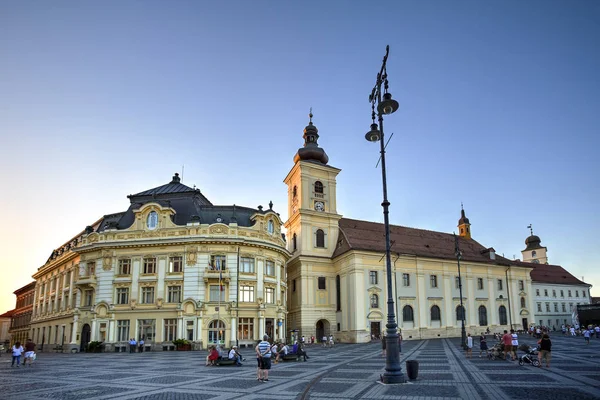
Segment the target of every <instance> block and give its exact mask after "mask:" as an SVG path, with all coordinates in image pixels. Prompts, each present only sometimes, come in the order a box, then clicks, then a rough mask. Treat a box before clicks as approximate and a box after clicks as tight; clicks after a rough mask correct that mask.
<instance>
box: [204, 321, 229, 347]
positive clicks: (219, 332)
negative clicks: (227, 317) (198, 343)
mask: <svg viewBox="0 0 600 400" xmlns="http://www.w3.org/2000/svg"><path fill="white" fill-rule="evenodd" d="M208 343H221V344H224V343H225V323H224V322H223V321H218V320H214V321H210V324H208Z"/></svg>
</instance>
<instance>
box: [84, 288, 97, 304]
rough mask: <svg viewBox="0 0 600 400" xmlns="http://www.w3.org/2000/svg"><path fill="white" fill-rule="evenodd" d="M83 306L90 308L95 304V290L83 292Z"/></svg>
mask: <svg viewBox="0 0 600 400" xmlns="http://www.w3.org/2000/svg"><path fill="white" fill-rule="evenodd" d="M83 296H84V297H83V305H84V306H86V307H90V306H91V305H92V304H93V300H94V290H93V289H86V290H85V291H84V292H83Z"/></svg>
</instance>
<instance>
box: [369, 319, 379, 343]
mask: <svg viewBox="0 0 600 400" xmlns="http://www.w3.org/2000/svg"><path fill="white" fill-rule="evenodd" d="M380 338H381V322H379V321H377V322H373V321H371V339H377V340H378V339H380Z"/></svg>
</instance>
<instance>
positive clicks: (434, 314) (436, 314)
mask: <svg viewBox="0 0 600 400" xmlns="http://www.w3.org/2000/svg"><path fill="white" fill-rule="evenodd" d="M431 320H432V321H441V320H442V316H441V313H440V308H439V307H438V306H432V307H431Z"/></svg>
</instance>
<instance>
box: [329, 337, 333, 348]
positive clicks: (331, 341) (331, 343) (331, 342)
mask: <svg viewBox="0 0 600 400" xmlns="http://www.w3.org/2000/svg"><path fill="white" fill-rule="evenodd" d="M329 347H333V335H329Z"/></svg>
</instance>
